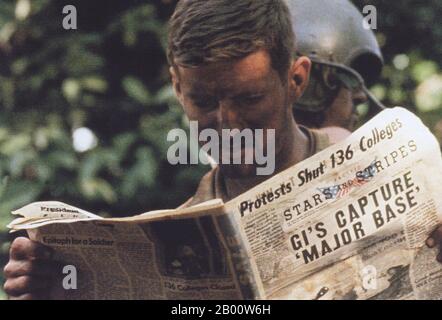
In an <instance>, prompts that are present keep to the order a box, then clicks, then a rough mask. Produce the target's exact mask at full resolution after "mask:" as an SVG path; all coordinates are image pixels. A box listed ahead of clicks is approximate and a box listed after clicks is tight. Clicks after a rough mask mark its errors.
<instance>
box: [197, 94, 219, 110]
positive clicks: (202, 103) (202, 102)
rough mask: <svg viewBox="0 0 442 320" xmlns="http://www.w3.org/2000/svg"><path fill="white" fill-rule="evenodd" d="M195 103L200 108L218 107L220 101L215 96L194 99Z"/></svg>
mask: <svg viewBox="0 0 442 320" xmlns="http://www.w3.org/2000/svg"><path fill="white" fill-rule="evenodd" d="M193 104H194V105H195V106H196V107H197V108H199V109H206V110H211V109H216V108H217V107H218V101H217V100H216V99H215V98H209V97H207V98H199V99H194V100H193Z"/></svg>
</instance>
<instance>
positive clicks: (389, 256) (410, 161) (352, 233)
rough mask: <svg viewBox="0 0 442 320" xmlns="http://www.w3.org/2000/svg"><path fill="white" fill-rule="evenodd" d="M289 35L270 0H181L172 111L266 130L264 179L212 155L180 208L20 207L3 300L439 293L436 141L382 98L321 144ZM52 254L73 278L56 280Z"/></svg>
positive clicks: (278, 4)
mask: <svg viewBox="0 0 442 320" xmlns="http://www.w3.org/2000/svg"><path fill="white" fill-rule="evenodd" d="M214 13H216V14H214ZM293 39H294V35H293V31H292V29H291V22H290V18H289V14H288V9H287V7H286V5H285V3H284V1H283V0H263V1H253V0H238V1H234V2H232V1H226V0H183V1H180V2H179V3H178V6H177V8H176V11H175V13H174V15H173V17H172V19H171V24H170V33H169V62H170V64H171V69H170V70H171V74H172V81H173V85H174V89H175V92H176V94H177V97H178V99H179V100H180V102H181V104H182V106H183V109H184V111H185V113H186V115H187V116H188V118H189V119H190V120H192V121H198V124H199V127H200V129H201V130H204V129H207V128H210V129H213V130H217V131H220V130H222V129H225V128H229V129H244V128H251V129H257V128H259V129H263V130H264V132H265V135H266V136H268V135H269V132H270V131H271V130H274V132H275V141H274V145H266V141H267V139H264V145H262V146H260V147H261V148H262V149H263V150H268V149H269V148H270V147H274V151H275V160H276V161H275V170H274V173H273V176H272V177H271V178H270V179H269V176H259V175H256V170H257V168H258V167H259V165H258V164H257V163H252V164H230V162H228V163H222V162H221V163H220V164H219V166H217V167H216V168H214V169H213V170H212V171H210V172H209V173H208V174H207V175H206V176H205V177H204V178H203V179H202V180H201V183H200V186H199V188H198V190H197V192H196V193H195V196H194V197H192V198H191V199H189V201H188V202H186V203H185V204H184V205H183V206H182V207H180V208H179V209H177V210H165V211H159V212H150V213H146V214H143V215H139V216H135V217H131V218H124V219H102V218H100V217H98V216H96V215H93V214H91V213H88V212H85V211H83V210H81V209H78V208H74V207H71V206H69V205H65V204H62V203H59V202H42V203H34V204H30V205H28V206H26V207H24V208H22V209H19V210H17V211H15V212H14V213H15V214H17V215H19V216H21V217H19V218H17V219H16V220H14V221H13V222H12V223H11V224H10V227H11V228H12V229H13V230H27V231H28V233H29V237H30V240H29V239H26V238H18V239H16V240H15V241H14V242H13V244H12V246H11V253H10V261H9V263H8V264H7V266H6V267H5V276H6V277H7V281H6V283H5V291H6V292H7V293H8V294H9V295H10V297H12V298H21V299H31V298H47V297H51V298H66V299H112V298H121V299H137V298H138V299H203V298H204V299H264V298H268V299H278V298H279V299H369V298H373V299H425V298H431V299H437V298H440V297H441V295H442V290H441V284H440V279H441V275H442V267H441V266H440V265H439V264H438V263H437V262H436V259H435V257H436V256H438V252H437V251H438V250H437V249H436V248H434V247H436V246H438V245H439V243H440V242H441V240H442V230H441V229H437V228H436V227H437V226H438V224H439V223H440V220H441V219H440V215H439V213H440V212H441V204H440V197H439V195H438V193H437V190H438V187H439V181H440V174H441V172H442V170H441V169H442V168H441V166H442V163H441V157H440V151H439V146H438V144H437V142H436V140H435V139H434V137H433V136H432V135H431V134H430V132H429V131H428V129H427V128H425V127H424V126H423V125H422V123H421V122H420V121H419V120H418V119H417V118H416V117H415V116H414V115H412V114H411V113H409V112H408V111H405V110H403V109H399V108H396V109H392V110H388V111H384V112H383V113H382V114H381V115H379V116H378V117H376V118H375V119H373V120H372V121H371V122H369V123H367V124H366V125H365V126H363V127H362V128H361V129H359V130H358V131H356V132H355V133H354V134H353V135H352V136H350V137H349V138H347V139H346V140H344V141H343V142H341V143H339V144H337V145H335V146H333V147H329V148H327V149H326V147H327V146H328V144H329V143H328V138H327V136H326V135H324V134H321V133H319V132H316V131H312V130H309V129H306V128H304V127H300V126H298V125H297V124H296V122H295V120H294V119H293V116H292V105H293V103H294V102H295V101H296V100H298V99H299V98H300V96H301V95H302V93H303V91H304V89H305V87H306V85H307V83H308V74H309V70H310V60H309V59H308V58H306V57H298V58H297V59H296V60H293V59H292V54H293V52H295V47H294V43H293ZM255 147H256V146H255ZM324 149H325V150H324ZM321 150H323V151H322V152H320V151H321ZM249 152H250V150H249V149H247V148H243V149H242V150H241V154H245V155H246V156H247V154H248V153H249ZM318 152H319V153H318ZM214 199H219V200H214ZM434 230H436V231H434ZM430 235H431V237H430V238H428V237H429V236H430ZM427 238H428V240H427ZM426 240H427V245H428V246H430V247H433V249H430V248H428V247H426V246H425V241H426ZM438 258H439V260H440V261H442V259H441V258H442V256H440V255H439V256H438ZM66 266H68V267H73V268H75V270H77V271H78V279H77V281H76V286H75V288H73V287H72V286H66V285H65V284H66V283H64V281H63V279H59V278H60V277H61V278H63V274H62V272H61V270H63V269H64V268H65V267H66Z"/></svg>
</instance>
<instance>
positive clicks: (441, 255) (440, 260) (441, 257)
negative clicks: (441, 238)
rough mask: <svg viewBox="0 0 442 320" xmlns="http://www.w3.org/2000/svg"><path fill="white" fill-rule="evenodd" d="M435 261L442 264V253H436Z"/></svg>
mask: <svg viewBox="0 0 442 320" xmlns="http://www.w3.org/2000/svg"><path fill="white" fill-rule="evenodd" d="M436 260H437V261H438V262H439V263H442V252H440V251H439V253H438V255H437V257H436Z"/></svg>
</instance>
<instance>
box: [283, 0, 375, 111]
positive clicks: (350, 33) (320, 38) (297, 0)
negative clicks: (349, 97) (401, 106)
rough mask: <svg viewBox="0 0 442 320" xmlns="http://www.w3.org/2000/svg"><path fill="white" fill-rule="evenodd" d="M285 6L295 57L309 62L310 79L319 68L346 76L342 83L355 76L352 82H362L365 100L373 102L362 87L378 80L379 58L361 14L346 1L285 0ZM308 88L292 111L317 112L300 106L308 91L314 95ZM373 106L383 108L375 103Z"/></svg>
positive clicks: (312, 107)
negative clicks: (289, 19)
mask: <svg viewBox="0 0 442 320" xmlns="http://www.w3.org/2000/svg"><path fill="white" fill-rule="evenodd" d="M287 3H288V6H289V8H290V14H291V18H292V24H293V30H294V32H295V37H296V55H297V56H301V55H302V56H308V57H309V58H310V59H311V60H312V62H313V70H312V76H314V72H315V68H319V67H320V68H321V72H323V71H324V70H323V69H324V68H325V70H326V71H327V70H333V71H336V70H339V71H340V74H341V75H344V74H347V75H348V76H347V77H346V76H343V77H344V79H347V78H353V76H355V77H356V78H354V79H355V80H356V81H362V86H363V87H364V89H365V90H364V91H366V93H367V95H368V96H369V99H370V100H372V99H374V100H376V99H375V98H374V97H373V95H372V94H371V93H369V92H368V90H366V88H365V83H367V84H372V83H373V82H374V81H375V80H376V79H377V78H378V77H379V75H380V73H381V70H382V67H383V57H382V53H381V50H380V48H379V44H378V42H377V40H376V37H375V35H374V33H373V31H372V30H370V29H366V28H364V25H363V19H364V17H363V16H362V14H361V12H359V10H358V9H357V8H356V7H355V6H354V5H353V4H352V3H351V2H350V1H348V0H287ZM327 67H328V68H327ZM341 75H339V74H338V77H341ZM312 80H314V79H312ZM344 82H345V81H344ZM309 87H310V88H307V92H306V93H305V94H304V96H303V98H301V101H300V104H297V106H295V108H299V109H304V110H305V109H312V110H307V111H320V110H314V109H315V107H314V106H313V105H312V104H311V103H310V104H309V103H306V104H304V103H302V102H303V101H302V100H304V102H306V100H307V99H310V98H311V94H312V91H317V88H316V89H315V88H312V85H309ZM327 87H328V86H327ZM330 87H331V88H333V85H331V86H330ZM316 94H317V92H316ZM322 104H323V103H322ZM375 104H378V105H377V106H378V107H380V108H382V107H383V106H382V105H380V103H379V102H378V101H377V100H376V101H375ZM306 105H309V106H308V107H307V108H306ZM318 108H319V106H318Z"/></svg>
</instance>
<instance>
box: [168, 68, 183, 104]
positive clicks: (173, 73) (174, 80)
mask: <svg viewBox="0 0 442 320" xmlns="http://www.w3.org/2000/svg"><path fill="white" fill-rule="evenodd" d="M177 72H178V71H177V70H176V69H175V68H174V67H170V68H169V73H170V76H171V78H172V86H173V90H174V91H175V95H176V96H177V98H178V100H179V102H180V103H181V105H182V104H183V94H182V92H181V86H180V80H179V76H178V74H177Z"/></svg>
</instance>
